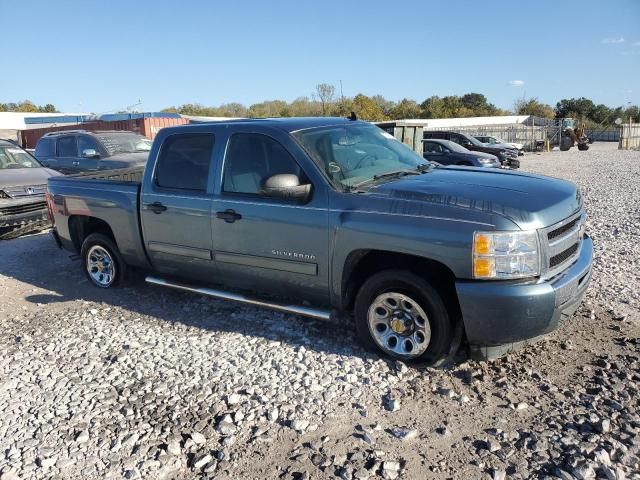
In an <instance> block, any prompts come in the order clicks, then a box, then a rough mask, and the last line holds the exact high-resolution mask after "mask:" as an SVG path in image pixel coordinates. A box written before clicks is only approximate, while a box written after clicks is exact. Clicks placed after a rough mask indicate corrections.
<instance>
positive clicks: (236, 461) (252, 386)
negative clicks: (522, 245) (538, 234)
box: [0, 144, 640, 480]
mask: <svg viewBox="0 0 640 480" xmlns="http://www.w3.org/2000/svg"><path fill="white" fill-rule="evenodd" d="M522 168H523V170H529V171H535V172H540V173H544V174H548V175H554V176H558V177H562V178H567V179H570V180H573V181H575V182H577V183H579V184H580V186H581V188H582V191H583V196H584V198H585V201H586V207H587V212H588V215H589V219H588V227H589V232H590V233H591V235H592V236H593V237H594V241H595V244H596V260H595V273H594V276H593V281H592V284H591V287H590V289H589V291H588V293H587V299H586V302H585V304H584V305H583V307H582V308H581V309H580V310H579V311H578V312H577V314H576V315H575V316H574V317H573V318H572V319H570V320H569V321H567V322H566V323H565V324H563V326H562V327H561V328H560V329H558V330H557V331H556V332H554V333H552V334H551V335H549V336H548V337H547V338H546V339H545V340H543V341H542V342H539V343H538V344H536V345H532V346H529V347H527V348H525V349H523V350H521V351H519V352H517V353H513V354H510V355H508V356H506V357H504V358H502V359H500V360H497V361H495V362H491V363H477V362H471V361H462V362H458V363H457V364H455V365H453V366H452V367H450V368H448V369H444V370H435V369H425V370H415V369H412V368H407V367H406V366H405V365H403V364H401V363H399V362H389V361H386V360H383V359H380V358H378V357H377V356H375V355H370V354H367V353H365V352H364V351H362V350H361V349H360V348H359V347H358V346H357V345H356V344H355V340H354V335H353V332H352V329H351V326H349V325H341V324H338V323H322V322H316V321H313V320H309V319H304V318H301V317H297V316H293V315H286V314H281V313H274V312H270V311H265V310H260V309H256V308H252V307H245V306H238V305H237V304H233V303H230V302H224V301H216V300H211V299H204V298H199V297H196V296H194V295H189V294H183V293H177V292H174V291H169V290H163V289H161V288H159V287H158V288H155V287H151V286H147V285H146V284H144V283H143V282H142V280H141V278H135V279H133V280H132V281H130V282H129V283H128V285H127V286H126V287H124V288H120V289H118V290H114V291H102V290H99V289H96V288H93V287H91V286H90V285H89V284H88V283H87V281H86V280H85V279H84V277H83V276H82V275H81V273H80V271H79V270H80V269H79V266H78V264H77V262H72V261H70V260H69V259H68V258H67V255H66V254H65V253H64V252H62V251H59V250H57V249H56V248H55V246H54V244H53V242H52V241H51V240H50V239H49V238H48V236H47V235H34V236H30V237H26V238H21V239H18V240H11V241H7V242H3V243H1V244H0V327H1V328H0V352H1V353H0V412H1V415H0V472H1V473H0V480H6V479H16V478H21V479H27V478H38V479H40V478H60V479H75V478H83V479H85V478H86V479H94V478H153V479H163V478H167V479H169V478H176V479H191V478H216V479H218V478H220V479H225V478H243V479H249V478H256V479H261V478H299V479H304V478H336V477H337V478H343V479H358V480H361V479H366V478H372V479H373V478H387V479H394V478H407V479H423V478H443V479H444V478H469V479H475V478H487V479H490V478H493V479H503V478H514V479H516V478H520V479H525V478H562V479H573V478H577V479H590V478H607V479H616V478H618V479H621V478H640V463H639V462H640V460H639V452H638V449H639V446H640V440H639V438H638V432H639V431H640V409H639V398H640V396H639V392H638V389H639V386H640V359H639V358H640V357H639V350H640V340H639V337H640V335H639V333H640V325H639V324H640V313H639V310H640V309H639V304H640V298H639V292H640V288H639V287H640V281H639V280H640V276H639V275H640V274H639V273H638V269H637V268H638V262H639V259H640V153H638V152H619V151H617V150H613V148H612V145H607V144H600V145H599V144H596V145H594V146H593V147H592V148H591V149H590V150H589V151H588V152H578V151H577V150H576V149H572V151H570V152H567V153H565V152H562V153H561V152H551V153H545V154H539V155H538V154H536V155H533V154H532V155H527V156H526V157H524V159H523V161H522Z"/></svg>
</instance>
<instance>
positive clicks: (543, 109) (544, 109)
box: [513, 96, 555, 118]
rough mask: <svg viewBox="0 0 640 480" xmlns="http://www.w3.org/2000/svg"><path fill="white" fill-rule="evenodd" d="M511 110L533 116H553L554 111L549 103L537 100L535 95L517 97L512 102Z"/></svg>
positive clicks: (518, 113)
mask: <svg viewBox="0 0 640 480" xmlns="http://www.w3.org/2000/svg"><path fill="white" fill-rule="evenodd" d="M513 111H514V113H516V114H517V115H533V116H535V117H542V118H553V117H554V115H555V112H554V110H553V107H552V106H551V105H547V104H546V103H542V102H540V101H538V99H537V98H536V97H533V98H526V97H524V96H523V97H522V98H519V99H517V100H516V101H515V102H514V104H513Z"/></svg>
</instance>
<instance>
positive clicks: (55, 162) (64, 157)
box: [35, 130, 151, 174]
mask: <svg viewBox="0 0 640 480" xmlns="http://www.w3.org/2000/svg"><path fill="white" fill-rule="evenodd" d="M149 150H151V140H149V139H148V138H146V137H144V136H142V135H138V134H136V133H133V132H127V131H119V130H117V131H96V132H88V131H86V130H62V131H59V132H51V133H47V134H45V135H44V136H43V137H41V138H40V140H38V143H37V144H36V151H35V156H36V158H37V159H38V160H39V161H40V162H41V163H42V164H43V165H44V166H46V167H49V168H52V169H53V170H57V171H59V172H61V173H65V174H73V173H80V172H92V171H96V170H113V169H117V168H129V167H139V166H144V165H145V164H146V163H147V157H148V156H149Z"/></svg>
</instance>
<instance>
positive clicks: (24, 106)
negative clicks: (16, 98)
mask: <svg viewBox="0 0 640 480" xmlns="http://www.w3.org/2000/svg"><path fill="white" fill-rule="evenodd" d="M0 112H35V113H57V112H58V109H57V108H56V107H55V105H53V104H51V103H47V104H45V105H36V104H35V103H33V102H32V101H31V100H23V101H22V102H17V103H16V102H9V103H0Z"/></svg>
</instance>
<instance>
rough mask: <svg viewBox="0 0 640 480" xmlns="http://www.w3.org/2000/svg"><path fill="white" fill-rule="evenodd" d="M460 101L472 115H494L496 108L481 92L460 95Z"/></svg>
mask: <svg viewBox="0 0 640 480" xmlns="http://www.w3.org/2000/svg"><path fill="white" fill-rule="evenodd" d="M460 103H461V104H462V106H463V107H464V108H465V109H466V111H468V112H470V113H471V116H474V117H486V116H491V115H496V114H497V113H498V109H497V108H496V106H495V105H494V104H492V103H489V102H488V101H487V97H485V96H484V95H482V94H481V93H467V94H465V95H463V96H462V97H460Z"/></svg>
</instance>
